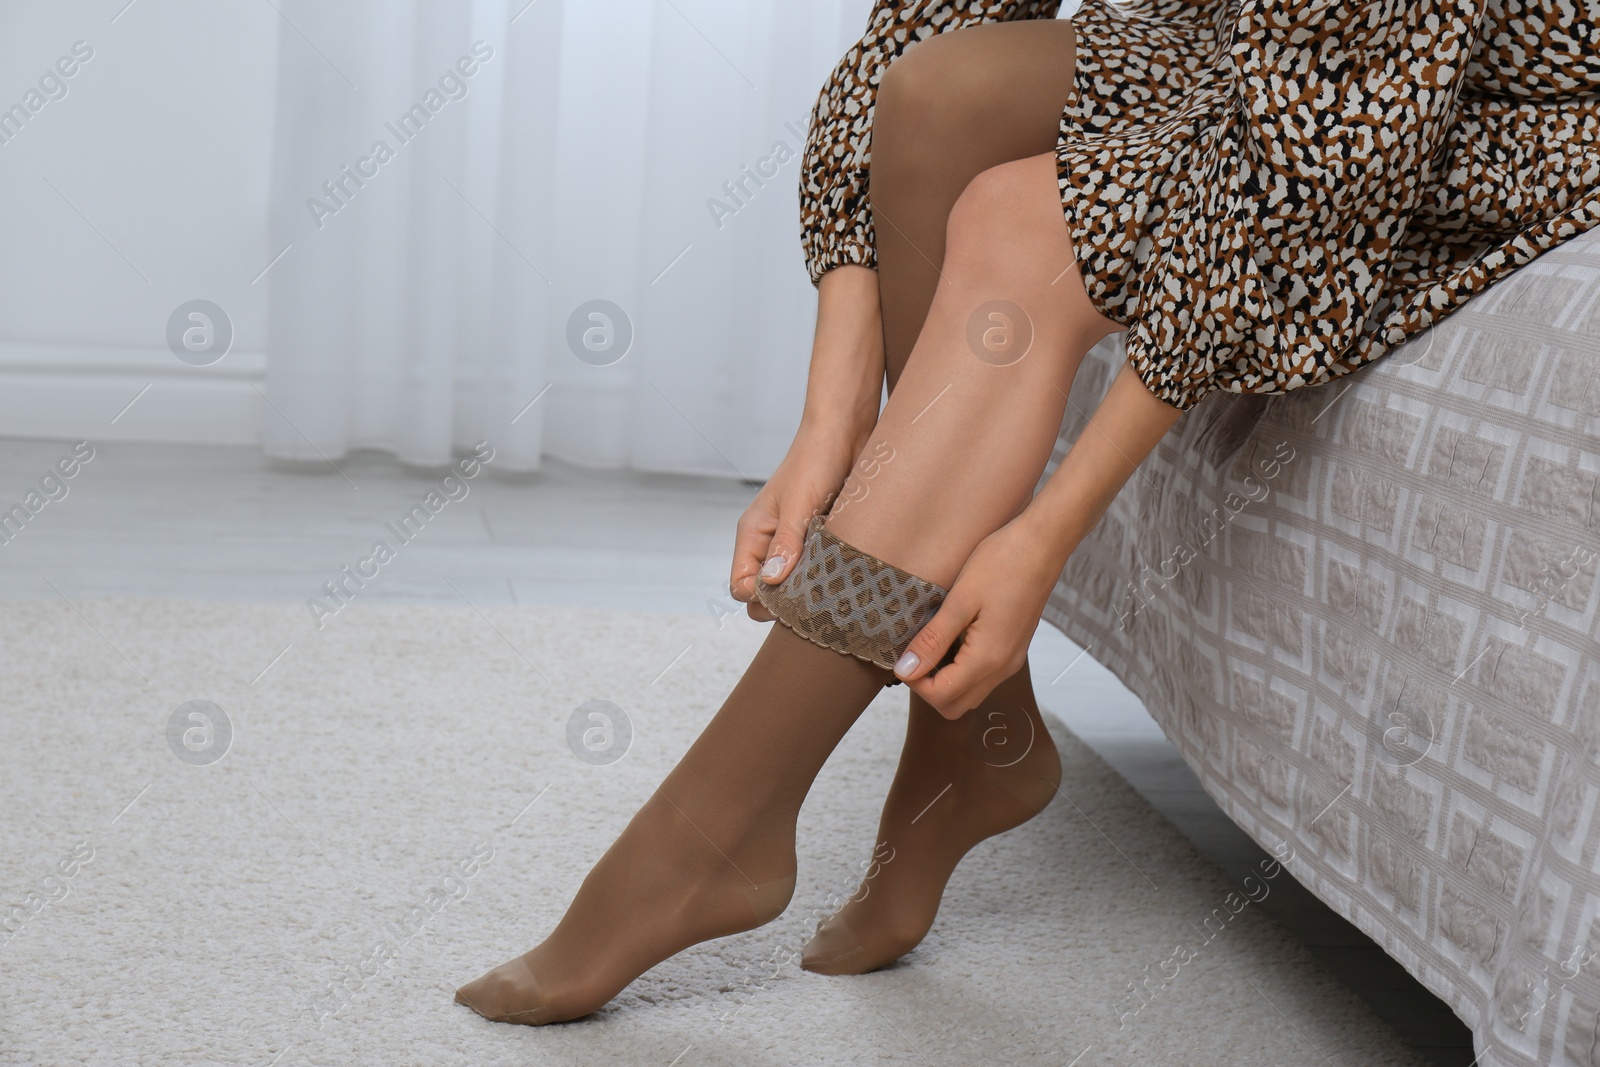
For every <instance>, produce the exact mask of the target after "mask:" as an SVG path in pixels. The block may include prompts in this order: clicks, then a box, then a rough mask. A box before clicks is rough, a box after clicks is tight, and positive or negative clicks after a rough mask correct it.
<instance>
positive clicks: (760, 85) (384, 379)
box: [263, 0, 869, 478]
mask: <svg viewBox="0 0 1600 1067" xmlns="http://www.w3.org/2000/svg"><path fill="white" fill-rule="evenodd" d="M277 6H278V7H279V9H280V11H281V13H282V15H283V20H284V23H285V25H284V27H283V33H282V35H281V40H280V45H279V48H280V56H279V89H278V100H277V113H276V127H275V132H274V148H273V153H274V172H273V183H272V214H273V220H272V233H273V238H272V250H271V251H272V254H273V255H278V254H279V253H280V252H281V253H282V255H281V258H279V259H278V260H276V261H275V262H274V263H273V265H272V266H271V268H270V269H269V270H268V271H267V274H266V276H265V278H264V279H263V281H264V282H265V283H267V284H270V286H271V293H270V299H269V317H268V362H267V387H266V396H267V401H268V403H267V404H266V405H265V410H264V414H263V419H264V422H263V440H264V443H265V448H266V451H267V453H268V454H269V455H272V456H276V457H282V458H291V459H310V460H314V459H323V458H325V459H337V458H339V457H340V456H341V455H343V454H345V453H346V452H347V451H349V450H351V449H357V448H377V449H383V450H387V451H389V452H392V453H394V454H395V455H396V456H398V457H399V458H400V459H401V460H403V461H404V462H407V463H411V464H418V465H426V466H438V465H443V464H445V463H447V462H449V459H450V456H451V452H452V449H453V448H462V447H466V446H468V445H470V444H471V443H472V442H475V441H477V440H479V439H487V440H488V441H489V442H490V443H491V444H492V445H493V446H494V448H495V450H496V458H495V460H494V466H495V467H496V468H497V469H511V470H531V469H534V468H536V467H538V465H539V463H540V459H541V457H542V456H556V457H560V458H562V459H567V460H572V461H575V462H578V463H582V464H587V465H593V466H603V467H634V468H639V469H646V470H659V471H681V472H693V473H703V474H714V475H726V476H731V477H745V478H764V477H766V476H767V475H768V474H770V473H771V471H772V469H773V467H774V466H775V465H776V464H777V462H778V460H779V459H781V458H782V455H783V451H784V449H785V448H786V446H787V444H788V440H789V437H790V436H791V434H792V433H793V429H794V426H795V423H796V421H797V419H798V417H799V412H800V405H801V401H802V398H803V390H804V385H805V369H806V361H807V357H808V354H809V345H810V336H811V326H812V317H813V315H814V311H815V296H814V291H813V290H812V288H811V285H810V283H809V281H808V280H807V278H806V275H805V270H804V267H803V264H802V260H801V256H800V246H799V237H798V229H797V227H798V223H797V214H796V213H797V201H796V196H797V194H796V184H797V181H798V174H799V163H800V156H801V152H802V149H803V141H804V134H805V128H806V121H807V117H808V115H809V111H810V108H811V105H812V103H813V101H814V99H815V97H816V93H817V91H818V89H819V87H820V86H821V83H822V80H823V78H824V77H825V76H826V74H827V72H828V71H829V70H830V69H831V68H832V66H833V64H834V63H835V62H837V60H838V58H839V56H840V55H841V54H842V53H843V51H844V49H845V48H846V47H848V45H849V44H850V43H852V42H853V41H854V39H855V38H856V37H857V36H858V35H859V34H860V32H861V29H862V27H863V26H864V25H865V20H866V16H867V12H868V8H869V4H868V2H867V0H824V2H822V3H817V2H815V0H807V2H804V3H796V2H793V0H762V2H752V0H584V2H582V3H579V2H569V3H563V0H531V2H530V0H399V2H397V0H347V2H344V3H340V4H324V3H320V2H318V0H277ZM380 143H381V146H380ZM596 300H603V301H609V302H610V304H611V305H614V306H615V307H617V308H620V309H621V311H622V315H621V316H618V315H616V314H610V315H607V314H605V313H604V312H603V311H602V312H601V313H599V314H600V317H592V316H590V315H589V314H583V315H581V316H580V317H579V321H578V322H577V324H576V328H575V329H574V330H569V319H571V318H572V316H573V313H574V311H577V310H580V306H581V305H586V304H588V303H589V302H591V301H596ZM630 324H631V332H632V341H631V345H630V346H629V347H628V349H627V351H626V353H625V354H621V343H622V341H623V339H624V334H625V333H626V332H627V327H628V326H629V325H630ZM569 333H571V334H574V335H575V336H576V338H577V340H578V343H577V344H576V345H572V344H569ZM608 341H609V343H610V346H611V347H609V348H607V347H606V345H607V343H608ZM619 354H621V358H620V359H617V358H616V357H617V356H618V355H619ZM613 360H614V361H613Z"/></svg>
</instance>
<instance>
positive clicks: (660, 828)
mask: <svg viewBox="0 0 1600 1067" xmlns="http://www.w3.org/2000/svg"><path fill="white" fill-rule="evenodd" d="M663 789H665V785H663ZM697 824H698V825H697ZM703 826H709V827H711V832H712V833H713V834H717V836H719V837H721V838H722V840H721V841H720V842H713V840H712V838H711V837H708V836H707V835H706V834H705V833H703V832H702V829H701V827H703ZM789 827H790V833H788V834H787V835H784V834H772V833H770V832H768V833H767V834H766V835H765V836H753V837H752V838H751V839H750V840H748V841H744V842H736V841H733V840H731V839H729V838H728V837H727V835H726V834H725V833H719V831H720V830H721V827H716V826H714V825H713V823H712V820H711V819H703V820H700V819H696V820H691V818H690V817H689V816H688V815H687V814H685V812H684V810H683V809H682V808H680V807H679V805H678V804H676V803H674V802H673V801H672V800H671V799H670V798H669V797H668V796H667V795H666V794H665V793H664V792H663V791H661V790H658V791H657V792H656V793H655V794H654V795H653V796H651V798H650V800H649V801H647V802H646V803H645V805H644V807H642V808H640V809H639V812H638V814H636V815H635V816H634V817H633V819H632V821H631V822H629V823H628V826H627V829H625V830H624V831H623V832H622V835H621V836H620V837H618V838H617V840H616V842H615V843H614V844H613V845H612V846H611V847H610V848H609V849H607V850H606V853H605V855H604V856H602V857H601V858H600V862H599V863H597V864H595V867H594V869H593V870H592V871H590V872H589V875H588V877H586V878H585V879H584V880H583V885H582V886H581V887H580V888H579V890H578V895H577V897H576V898H575V899H574V900H573V902H572V905H571V907H569V908H568V909H567V913H566V915H565V916H564V917H563V918H562V920H561V922H560V923H559V924H558V925H557V926H556V928H555V931H554V932H553V933H551V935H550V936H549V937H547V938H546V939H545V940H544V941H542V942H540V943H539V945H538V946H536V947H535V948H533V949H532V950H530V951H528V952H525V953H523V954H522V955H521V956H518V957H517V958H516V959H514V960H511V961H510V962H508V963H503V964H501V965H500V966H499V967H496V968H495V969H494V970H492V971H490V972H488V973H487V974H485V975H483V976H482V977H480V978H477V979H475V980H473V981H471V982H468V983H467V984H466V985H464V986H462V987H461V988H460V989H458V990H456V1002H457V1003H459V1004H465V1005H466V1006H467V1007H469V1008H471V1009H472V1010H473V1011H476V1012H477V1013H478V1014H479V1015H482V1016H484V1017H485V1018H488V1019H492V1020H495V1021H496V1022H509V1023H524V1024H527V1025H530V1026H540V1025H543V1024H544V1023H555V1022H564V1021H566V1020H568V1019H576V1018H578V1017H579V1016H583V1015H587V1014H589V1013H590V1012H592V1011H595V1010H597V1009H598V1008H600V1007H601V1006H603V1005H604V1004H605V1003H606V1002H607V1001H609V1000H610V999H611V998H612V997H614V996H616V995H617V994H618V993H619V992H621V991H622V989H623V988H624V987H625V986H627V985H628V983H630V982H632V981H633V980H634V979H635V978H637V977H639V975H641V974H643V973H644V972H645V971H647V970H649V969H650V968H651V967H654V966H655V965H656V964H657V963H660V962H661V961H662V960H664V959H666V958H667V957H669V956H672V955H675V954H676V953H678V952H681V951H683V950H684V949H686V948H688V947H689V946H690V945H694V944H698V943H699V942H701V941H709V940H710V939H712V938H715V937H725V936H727V935H729V934H736V933H739V932H741V931H744V930H750V929H753V928H755V927H757V926H761V925H762V924H764V923H768V922H771V921H772V920H773V919H775V918H777V917H778V916H779V915H780V914H781V913H782V912H783V909H784V908H785V907H787V906H788V904H789V899H790V897H791V896H792V895H793V894H794V880H795V875H794V872H795V856H794V838H793V832H792V830H793V822H792V820H791V821H790V823H789Z"/></svg>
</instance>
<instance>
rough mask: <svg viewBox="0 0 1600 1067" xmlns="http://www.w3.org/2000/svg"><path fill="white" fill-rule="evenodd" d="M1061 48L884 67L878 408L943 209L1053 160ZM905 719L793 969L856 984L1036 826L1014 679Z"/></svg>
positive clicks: (923, 310)
mask: <svg viewBox="0 0 1600 1067" xmlns="http://www.w3.org/2000/svg"><path fill="white" fill-rule="evenodd" d="M1075 47H1076V45H1075V41H1074V39H1073V30H1072V25H1071V23H1070V22H1067V21H1064V20H1027V21H1020V22H1013V23H995V24H988V25H982V26H974V27H971V28H968V29H963V30H958V31H955V32H952V33H945V34H940V35H937V36H935V37H932V38H929V39H928V40H927V41H925V42H923V43H922V44H919V45H918V46H916V48H914V49H911V50H909V51H908V52H906V54H905V55H904V56H902V57H901V59H899V60H896V61H895V63H894V64H891V66H890V68H889V74H888V75H886V77H885V79H884V87H885V91H883V92H881V93H880V96H879V101H878V108H877V111H876V114H875V117H874V125H873V145H872V169H871V199H872V205H873V210H874V213H875V215H877V216H879V218H878V222H879V223H880V225H877V226H875V227H874V231H875V233H876V235H877V246H876V251H877V258H878V288H879V292H880V294H881V301H882V305H883V333H884V356H885V362H886V372H887V377H888V385H889V389H890V395H891V398H892V397H893V393H894V391H895V388H896V386H897V384H898V382H899V380H900V376H901V372H902V371H903V370H904V369H905V366H906V363H907V360H908V359H909V357H910V355H911V351H912V347H913V345H914V344H915V343H916V342H917V339H918V337H919V335H920V334H921V333H922V329H923V323H924V321H925V319H926V316H927V314H928V309H929V307H930V305H931V304H932V303H933V299H934V294H935V292H936V290H937V288H938V286H939V283H940V280H941V274H940V269H941V267H942V266H943V264H944V256H945V243H946V222H947V220H948V218H949V215H950V209H951V207H952V205H954V203H955V201H956V198H957V197H958V196H960V195H961V193H962V191H963V190H964V189H965V188H966V186H967V183H968V182H970V181H971V180H972V178H973V177H975V176H976V175H977V174H978V173H979V172H980V171H982V170H984V169H986V168H988V167H992V166H995V165H997V164H1000V163H1004V162H1006V161H1009V160H1016V159H1022V158H1025V157H1028V156H1032V155H1036V154H1038V153H1044V152H1049V151H1051V150H1052V149H1053V148H1054V146H1055V142H1056V137H1057V133H1058V128H1059V124H1060V119H1061V112H1062V109H1063V107H1065V105H1066V103H1067V100H1068V98H1069V96H1070V95H1071V92H1072V84H1073V60H1074V53H1075ZM902 64H903V65H902ZM897 67H898V68H899V69H898V70H897V69H896V68H897ZM1056 269H1058V268H1056V267H1055V266H1054V265H1052V266H1051V268H1050V270H1051V276H1052V277H1053V276H1054V271H1055V270H1056ZM919 405H920V402H919ZM968 458H969V457H967V456H962V457H961V460H962V461H966V460H967V459H968ZM1004 518H1005V517H1004V516H996V520H995V525H999V523H1000V522H1001V521H1003V520H1004ZM910 705H911V706H910V714H909V718H908V720H907V724H906V740H905V747H904V749H903V751H902V753H901V757H900V766H899V768H898V770H897V771H896V772H895V777H894V784H893V786H892V787H891V788H890V790H889V796H888V799H887V800H886V801H885V803H884V807H883V814H882V816H881V818H880V820H879V826H878V840H877V842H876V845H875V848H874V849H873V851H872V864H871V866H870V868H869V877H868V878H867V879H866V880H865V881H863V882H862V884H861V886H860V887H859V888H858V889H857V891H856V892H855V893H854V894H852V896H851V897H850V898H849V900H848V902H847V903H846V904H845V905H844V906H843V907H842V908H841V909H840V910H839V912H838V913H837V914H835V915H833V916H831V917H830V918H828V919H827V920H825V921H824V922H823V923H822V924H821V925H820V926H819V928H818V930H817V934H816V936H815V937H813V938H812V940H811V943H810V944H808V945H807V946H806V949H805V954H804V956H803V959H802V965H803V966H804V967H806V968H807V969H809V970H813V971H818V972H822V973H827V974H846V973H849V974H859V973H863V972H865V971H870V970H873V969H874V968H877V967H881V966H883V965H884V964H887V963H891V962H893V961H894V960H896V959H898V958H899V957H900V956H902V955H904V954H905V953H906V952H909V951H910V950H911V949H912V948H914V947H915V946H916V945H917V943H918V942H920V941H921V940H922V938H923V936H924V935H925V934H926V933H927V932H928V929H929V927H930V926H931V925H932V924H933V920H934V917H935V915H936V913H937V911H938V908H939V900H940V897H941V896H942V895H943V893H944V888H945V884H946V883H947V882H948V880H949V878H950V876H951V874H952V873H953V872H954V870H955V868H956V865H957V863H959V862H960V860H961V859H962V857H963V856H965V855H966V854H967V852H968V851H969V850H971V848H972V847H973V846H974V845H976V844H978V843H979V842H981V841H983V840H984V839H985V838H988V837H992V836H994V835H995V834H999V833H1002V832H1004V831H1006V830H1009V829H1011V828H1013V827H1015V826H1017V825H1018V824H1020V823H1022V822H1025V821H1026V820H1028V819H1029V818H1031V817H1032V816H1033V815H1035V814H1037V813H1038V812H1039V811H1041V810H1042V809H1043V808H1044V806H1045V805H1046V804H1048V803H1049V802H1050V800H1051V798H1052V797H1053V796H1054V794H1055V787H1056V785H1057V784H1058V783H1059V781H1060V777H1061V764H1060V760H1059V757H1058V754H1057V752H1056V747H1055V744H1054V743H1053V742H1052V741H1051V739H1050V734H1049V732H1048V731H1047V730H1046V729H1045V726H1044V722H1043V720H1042V719H1041V718H1040V717H1039V706H1038V704H1037V702H1036V701H1035V699H1034V695H1033V685H1032V681H1031V679H1030V677H1029V674H1028V669H1027V667H1023V669H1022V670H1021V671H1019V672H1018V673H1017V674H1015V675H1013V676H1012V677H1011V678H1010V679H1009V680H1007V681H1006V682H1005V683H1004V684H1003V685H1001V686H1000V687H999V688H997V689H996V690H995V691H994V692H993V693H992V694H991V695H990V696H989V698H988V699H987V700H985V701H984V702H983V704H982V705H980V706H979V707H978V708H976V709H974V710H973V711H971V712H968V713H967V714H966V715H965V716H963V717H962V718H960V719H958V720H955V721H950V720H947V719H945V718H944V717H943V716H941V715H940V714H939V713H938V712H937V711H935V710H934V709H933V707H932V706H931V705H929V704H928V703H927V702H926V701H925V700H923V699H922V698H920V697H918V696H915V695H913V696H912V697H911V701H910Z"/></svg>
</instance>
